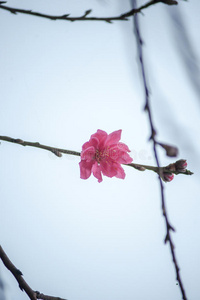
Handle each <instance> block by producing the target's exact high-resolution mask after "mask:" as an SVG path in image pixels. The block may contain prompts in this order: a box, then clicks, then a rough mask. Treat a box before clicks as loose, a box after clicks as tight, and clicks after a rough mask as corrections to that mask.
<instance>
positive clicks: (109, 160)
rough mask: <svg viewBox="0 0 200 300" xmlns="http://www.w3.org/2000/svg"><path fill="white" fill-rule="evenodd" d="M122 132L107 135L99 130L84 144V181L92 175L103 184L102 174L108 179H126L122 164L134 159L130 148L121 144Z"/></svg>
mask: <svg viewBox="0 0 200 300" xmlns="http://www.w3.org/2000/svg"><path fill="white" fill-rule="evenodd" d="M121 132H122V130H117V131H114V132H112V133H110V134H107V133H106V132H105V131H103V130H100V129H98V130H97V132H96V133H94V134H93V135H91V137H90V140H89V141H88V142H86V143H85V144H83V146H82V152H81V161H80V163H79V165H80V173H81V178H82V179H87V178H89V177H90V175H91V173H93V175H94V176H95V177H96V178H97V179H98V182H101V181H102V180H103V179H102V174H101V173H103V175H105V176H108V177H114V176H115V177H117V178H121V179H124V178H125V172H124V169H123V168H122V167H121V164H129V163H131V162H132V158H131V157H130V156H129V154H128V153H127V152H130V150H129V148H128V146H126V145H125V144H123V143H120V142H119V140H120V138H121Z"/></svg>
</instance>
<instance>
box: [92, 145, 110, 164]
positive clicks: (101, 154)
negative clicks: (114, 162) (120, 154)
mask: <svg viewBox="0 0 200 300" xmlns="http://www.w3.org/2000/svg"><path fill="white" fill-rule="evenodd" d="M109 156H110V153H109V147H108V148H106V149H104V150H96V153H95V159H96V161H97V162H98V164H99V163H100V161H101V160H102V159H105V158H107V157H109Z"/></svg>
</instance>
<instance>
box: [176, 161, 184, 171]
mask: <svg viewBox="0 0 200 300" xmlns="http://www.w3.org/2000/svg"><path fill="white" fill-rule="evenodd" d="M175 167H176V171H177V172H185V171H186V168H187V161H186V160H185V159H179V160H177V161H176V162H175Z"/></svg>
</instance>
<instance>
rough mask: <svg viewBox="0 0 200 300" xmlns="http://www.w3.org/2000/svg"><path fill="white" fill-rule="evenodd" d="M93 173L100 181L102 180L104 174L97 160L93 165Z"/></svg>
mask: <svg viewBox="0 0 200 300" xmlns="http://www.w3.org/2000/svg"><path fill="white" fill-rule="evenodd" d="M92 173H93V175H94V177H96V178H97V179H98V182H102V180H103V179H102V175H101V167H100V165H98V163H97V162H95V163H94V164H93V166H92Z"/></svg>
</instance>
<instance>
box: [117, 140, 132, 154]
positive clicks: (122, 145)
mask: <svg viewBox="0 0 200 300" xmlns="http://www.w3.org/2000/svg"><path fill="white" fill-rule="evenodd" d="M118 147H119V148H120V149H121V150H123V151H126V152H131V150H130V149H129V147H128V146H127V145H126V144H124V143H120V142H119V143H118Z"/></svg>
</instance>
